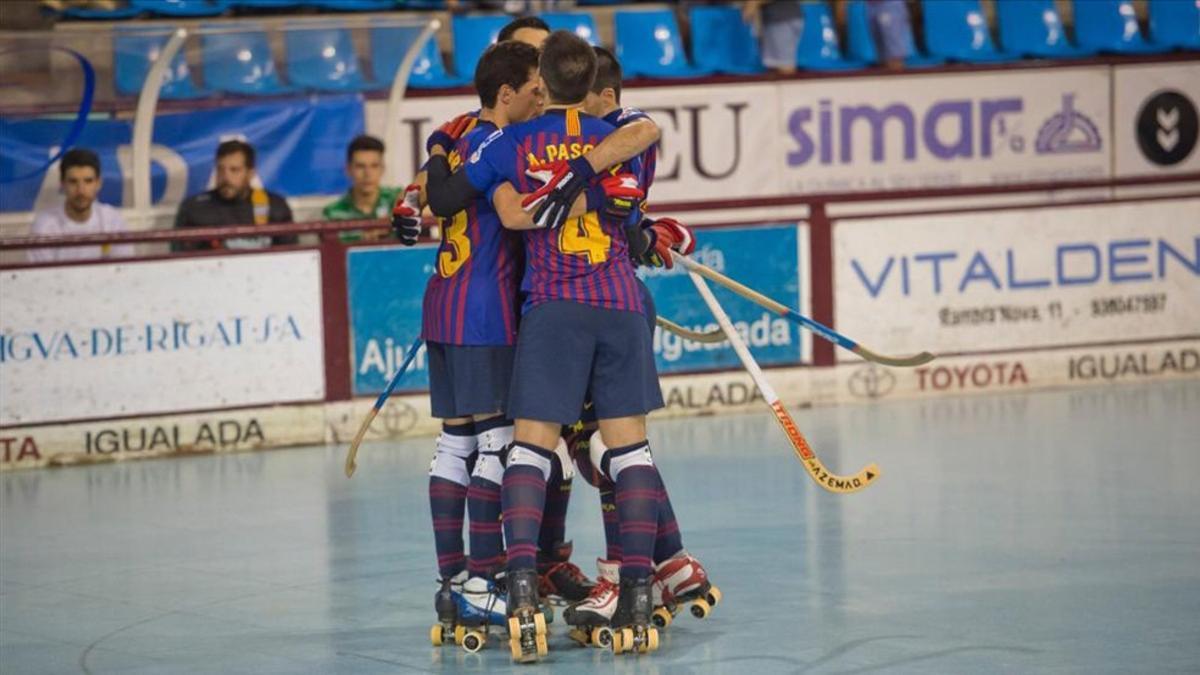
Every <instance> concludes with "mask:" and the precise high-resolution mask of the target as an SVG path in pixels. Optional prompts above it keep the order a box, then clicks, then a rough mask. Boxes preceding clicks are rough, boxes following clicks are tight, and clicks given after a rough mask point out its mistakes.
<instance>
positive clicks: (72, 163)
mask: <svg viewBox="0 0 1200 675" xmlns="http://www.w3.org/2000/svg"><path fill="white" fill-rule="evenodd" d="M77 166H90V167H92V168H93V169H95V171H96V177H97V178H99V177H100V157H99V156H98V155H97V154H96V153H94V152H92V151H91V150H88V149H87V148H71V149H70V150H68V151H66V152H64V153H63V156H62V161H60V162H59V163H58V179H59V180H66V179H67V169H73V168H75V167H77Z"/></svg>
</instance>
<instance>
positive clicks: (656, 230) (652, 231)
mask: <svg viewBox="0 0 1200 675" xmlns="http://www.w3.org/2000/svg"><path fill="white" fill-rule="evenodd" d="M642 229H643V231H645V232H646V234H647V235H648V236H649V237H650V248H649V249H648V250H647V251H646V256H645V259H644V260H643V261H642V262H643V263H645V264H648V265H650V266H652V267H666V268H667V269H671V268H672V267H674V266H675V261H674V260H673V259H672V258H671V251H675V252H676V253H678V254H679V255H691V254H692V251H695V250H696V238H695V236H693V235H692V231H691V230H690V229H688V227H687V226H686V225H684V224H683V223H681V222H679V221H678V220H675V219H674V218H659V219H658V220H653V221H650V222H649V224H648V225H644V226H643V228H642Z"/></svg>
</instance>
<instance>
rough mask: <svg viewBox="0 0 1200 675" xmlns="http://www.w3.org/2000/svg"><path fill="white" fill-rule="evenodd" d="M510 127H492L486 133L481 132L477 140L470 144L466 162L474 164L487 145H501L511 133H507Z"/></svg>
mask: <svg viewBox="0 0 1200 675" xmlns="http://www.w3.org/2000/svg"><path fill="white" fill-rule="evenodd" d="M511 129H512V127H508V128H507V129H495V128H493V129H492V130H491V131H490V132H489V133H487V134H486V135H485V134H483V133H481V134H480V138H479V140H478V142H477V143H472V144H471V156H470V157H469V158H468V159H467V163H468V164H475V163H477V162H478V161H479V160H480V159H481V158H482V157H483V153H484V151H486V150H487V149H488V148H489V147H492V146H494V145H495V146H497V147H499V146H500V145H503V144H504V143H505V142H506V139H507V138H509V137H511V133H509V132H510V131H511Z"/></svg>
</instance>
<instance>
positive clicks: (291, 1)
mask: <svg viewBox="0 0 1200 675" xmlns="http://www.w3.org/2000/svg"><path fill="white" fill-rule="evenodd" d="M231 2H232V3H233V6H234V7H244V8H246V9H299V8H301V7H304V6H305V5H306V4H307V3H306V2H305V1H304V0H231Z"/></svg>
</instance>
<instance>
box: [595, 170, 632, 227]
mask: <svg viewBox="0 0 1200 675" xmlns="http://www.w3.org/2000/svg"><path fill="white" fill-rule="evenodd" d="M600 190H601V191H602V193H603V199H604V201H603V204H601V205H599V208H597V209H594V210H597V211H603V212H604V213H605V214H606V215H608V216H611V217H613V218H616V219H617V220H622V221H624V220H626V219H628V218H629V214H631V213H633V211H634V209H636V208H638V206H640V205H641V203H642V199H643V198H644V197H645V196H646V192H645V190H642V188H641V186H640V185H638V178H637V176H635V175H633V174H631V173H618V174H616V175H615V176H605V177H604V179H603V180H601V181H600ZM590 196H591V195H589V197H590ZM589 206H591V205H590V204H589Z"/></svg>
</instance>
